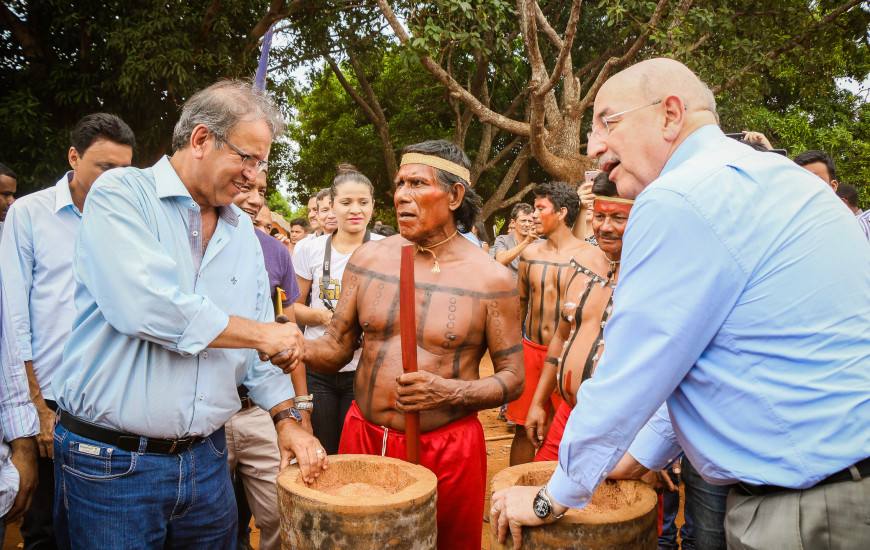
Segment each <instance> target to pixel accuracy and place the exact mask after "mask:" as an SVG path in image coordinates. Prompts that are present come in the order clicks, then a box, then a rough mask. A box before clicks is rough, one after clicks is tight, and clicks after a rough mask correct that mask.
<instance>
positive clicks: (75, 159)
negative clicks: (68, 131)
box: [67, 147, 81, 171]
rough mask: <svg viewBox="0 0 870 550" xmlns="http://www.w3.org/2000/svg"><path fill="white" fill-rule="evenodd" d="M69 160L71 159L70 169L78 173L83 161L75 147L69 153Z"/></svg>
mask: <svg viewBox="0 0 870 550" xmlns="http://www.w3.org/2000/svg"><path fill="white" fill-rule="evenodd" d="M67 158H68V159H69V166H70V168H72V169H73V171H76V170H77V169H78V167H79V160H81V157H79V152H78V151H76V148H75V147H70V148H69V153H67Z"/></svg>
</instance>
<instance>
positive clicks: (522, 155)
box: [480, 143, 535, 220]
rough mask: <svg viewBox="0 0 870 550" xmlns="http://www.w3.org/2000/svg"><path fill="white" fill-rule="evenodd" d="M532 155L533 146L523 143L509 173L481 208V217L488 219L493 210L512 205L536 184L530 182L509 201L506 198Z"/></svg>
mask: <svg viewBox="0 0 870 550" xmlns="http://www.w3.org/2000/svg"><path fill="white" fill-rule="evenodd" d="M530 156H531V148H530V147H529V144H528V143H525V144H523V148H522V149H520V152H519V153H518V154H517V156H516V157H515V158H514V160H513V162H512V163H511V167H510V168H509V169H508V171H507V173H506V174H505V175H504V177H503V178H502V179H501V183H499V185H498V187H497V188H496V189H495V193H493V194H492V196H491V197H490V198H489V200H488V201H486V204H484V205H483V208H481V213H480V218H481V219H484V220H485V219H487V218H489V217H490V216H491V215H492V213H493V212H495V211H496V210H500V209H502V208H504V207H505V206H510V205H511V204H513V203H515V202H517V201H519V200H520V199H521V198H523V196H524V195H525V194H526V193H528V192H529V190H530V189H531V188H532V187H534V186H535V184H534V183H530V184H529V185H527V186H525V187H524V188H523V189H522V190H521V191H520V192H519V193H517V194H516V195H514V196H513V197H511V199H510V200H509V201H505V200H504V196H505V195H506V194H507V192H508V190H509V189H510V188H511V186H513V184H514V182H515V181H516V179H517V174H519V172H520V170H521V169H522V167H523V165H524V164H525V163H527V162H528V161H529V157H530Z"/></svg>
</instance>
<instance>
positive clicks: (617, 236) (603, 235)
mask: <svg viewBox="0 0 870 550" xmlns="http://www.w3.org/2000/svg"><path fill="white" fill-rule="evenodd" d="M598 238H599V239H610V240H611V241H621V240H622V235H620V234H619V233H610V232H608V233H599V234H598Z"/></svg>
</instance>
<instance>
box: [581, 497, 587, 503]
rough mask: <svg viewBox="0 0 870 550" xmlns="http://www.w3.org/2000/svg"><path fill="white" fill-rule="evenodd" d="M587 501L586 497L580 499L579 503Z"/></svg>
mask: <svg viewBox="0 0 870 550" xmlns="http://www.w3.org/2000/svg"><path fill="white" fill-rule="evenodd" d="M587 500H589V499H587V498H586V497H582V498H581V499H580V502H586V501H587Z"/></svg>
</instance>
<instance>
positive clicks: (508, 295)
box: [304, 141, 577, 550]
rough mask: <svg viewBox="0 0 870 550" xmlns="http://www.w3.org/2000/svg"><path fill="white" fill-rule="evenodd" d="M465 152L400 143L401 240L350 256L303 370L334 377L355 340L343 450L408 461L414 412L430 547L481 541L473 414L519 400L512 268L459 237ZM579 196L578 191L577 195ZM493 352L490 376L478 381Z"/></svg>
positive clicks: (482, 459) (468, 214) (467, 197)
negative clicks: (403, 299)
mask: <svg viewBox="0 0 870 550" xmlns="http://www.w3.org/2000/svg"><path fill="white" fill-rule="evenodd" d="M469 166H470V163H469V161H468V158H467V157H466V156H465V154H464V153H463V152H462V151H461V150H460V149H459V148H458V147H456V146H455V145H453V144H452V143H450V142H448V141H428V142H424V143H420V144H417V145H412V146H409V147H406V148H405V151H404V156H403V158H402V166H401V169H400V170H399V173H398V175H397V176H396V193H395V196H394V200H395V204H396V215H397V219H398V225H399V231H400V232H401V235H396V236H394V237H390V238H387V239H384V240H381V241H370V242H369V243H367V244H365V245H363V246H361V247H360V248H358V249H357V251H356V252H354V254H353V256H351V259H350V261H349V263H348V265H347V268H346V270H345V274H344V278H343V280H342V285H343V286H344V289H343V291H342V293H341V298H340V300H339V302H338V305H337V307H336V310H335V314H334V316H333V318H332V321H331V323H330V325H329V327H328V328H327V330H326V334H324V335H323V336H321V337H320V338H318V339H316V340H309V341H307V342H306V345H305V356H304V361H305V364H306V367H307V368H309V369H313V370H315V371H319V372H337V371H338V369H340V368H341V366H343V365H344V364H346V363H347V361H348V360H349V359H350V357H351V355H352V354H353V352H354V350H355V348H356V347H357V345H358V344H357V343H358V341H359V338H360V335H363V336H364V338H363V352H362V357H361V358H360V362H359V366H358V367H357V371H356V380H355V386H354V391H355V393H356V396H357V401H355V402H354V404H353V405H352V406H351V409H350V411H349V412H348V415H347V418H346V419H345V424H344V429H343V432H342V437H341V443H340V446H339V453H363V454H375V455H384V456H392V457H396V458H405V434H404V430H405V413H406V412H411V411H419V412H420V431H421V432H422V436H421V457H422V464H423V466H426V467H427V468H429V469H430V470H432V471H433V472H435V474H436V475H437V476H438V547H439V548H442V549H447V548H450V549H475V550H476V549H478V548H480V536H481V527H482V525H481V518H482V517H483V503H484V493H485V487H484V485H485V480H486V446H485V442H484V439H483V429H482V428H481V425H480V423H479V422H478V420H477V414H476V413H477V411H478V410H480V409H489V408H493V407H498V406H500V405H501V404H502V403H506V402H508V401H511V400H513V399H516V398H517V397H518V396H519V395H520V393H521V392H522V388H523V362H522V361H523V358H522V347H521V346H520V314H519V296H518V292H517V288H516V284H515V283H514V279H513V276H512V275H511V273H510V271H509V270H508V269H507V268H506V267H504V266H502V265H500V264H498V263H497V262H495V261H494V260H493V259H492V258H490V257H489V255H487V254H486V253H485V252H483V251H482V250H480V249H479V248H477V247H475V246H474V245H472V244H471V243H469V242H468V241H467V240H466V239H463V238H461V236H459V235H458V231H467V230H469V229H470V227H471V224H472V223H473V221H474V218H475V215H476V214H477V213H478V212H479V206H478V198H477V196H476V194H475V193H474V191H472V190H471V188H470V187H469V186H468V177H469V175H468V167H469ZM574 196H575V197H576V196H577V195H576V193H575V194H574ZM409 242H410V243H414V244H415V245H417V252H418V253H417V255H416V257H415V263H414V277H415V280H416V297H417V305H416V308H417V313H418V318H417V346H418V348H417V354H418V368H419V372H418V373H414V374H403V370H402V354H401V345H400V326H399V264H400V254H401V248H402V246H403V245H406V244H409ZM487 349H488V350H489V352H490V357H491V358H492V362H493V366H494V368H495V374H494V375H492V376H488V377H485V378H482V379H481V378H480V374H479V371H478V366H479V364H480V360H481V358H482V357H483V354H484V353H485V352H486V351H487Z"/></svg>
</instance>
